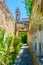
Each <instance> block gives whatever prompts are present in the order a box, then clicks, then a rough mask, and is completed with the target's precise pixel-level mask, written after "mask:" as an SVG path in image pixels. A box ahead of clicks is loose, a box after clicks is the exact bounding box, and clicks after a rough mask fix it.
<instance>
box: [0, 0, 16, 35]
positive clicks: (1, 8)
mask: <svg viewBox="0 0 43 65" xmlns="http://www.w3.org/2000/svg"><path fill="white" fill-rule="evenodd" d="M1 28H5V29H6V34H8V35H9V34H11V35H15V19H14V17H13V15H12V13H11V12H10V10H9V8H8V7H7V5H6V3H5V0H0V29H1Z"/></svg>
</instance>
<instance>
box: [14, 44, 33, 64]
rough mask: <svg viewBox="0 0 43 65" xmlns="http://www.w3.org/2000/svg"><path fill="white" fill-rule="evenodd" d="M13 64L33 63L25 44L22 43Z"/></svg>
mask: <svg viewBox="0 0 43 65" xmlns="http://www.w3.org/2000/svg"><path fill="white" fill-rule="evenodd" d="M14 65H33V61H32V56H31V54H30V50H29V46H27V44H23V46H22V48H21V50H20V52H19V54H18V56H17V58H16V60H15V62H14Z"/></svg>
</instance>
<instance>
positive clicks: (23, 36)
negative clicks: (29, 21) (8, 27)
mask: <svg viewBox="0 0 43 65" xmlns="http://www.w3.org/2000/svg"><path fill="white" fill-rule="evenodd" d="M21 41H22V42H23V43H27V34H26V33H25V32H22V33H21Z"/></svg>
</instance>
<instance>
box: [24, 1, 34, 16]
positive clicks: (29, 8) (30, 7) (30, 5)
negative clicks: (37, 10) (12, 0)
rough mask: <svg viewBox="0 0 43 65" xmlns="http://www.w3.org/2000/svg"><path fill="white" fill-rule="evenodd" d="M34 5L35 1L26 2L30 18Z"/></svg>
mask: <svg viewBox="0 0 43 65" xmlns="http://www.w3.org/2000/svg"><path fill="white" fill-rule="evenodd" d="M32 3H33V0H25V8H26V10H27V15H28V16H30V14H31V11H32Z"/></svg>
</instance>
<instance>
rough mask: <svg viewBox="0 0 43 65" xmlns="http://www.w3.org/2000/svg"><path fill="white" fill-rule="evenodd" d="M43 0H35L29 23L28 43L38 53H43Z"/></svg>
mask: <svg viewBox="0 0 43 65" xmlns="http://www.w3.org/2000/svg"><path fill="white" fill-rule="evenodd" d="M42 2H43V0H34V2H33V8H32V13H31V18H30V23H29V28H28V29H29V31H28V43H30V44H31V46H32V48H33V50H34V52H35V53H36V55H43V3H42Z"/></svg>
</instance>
